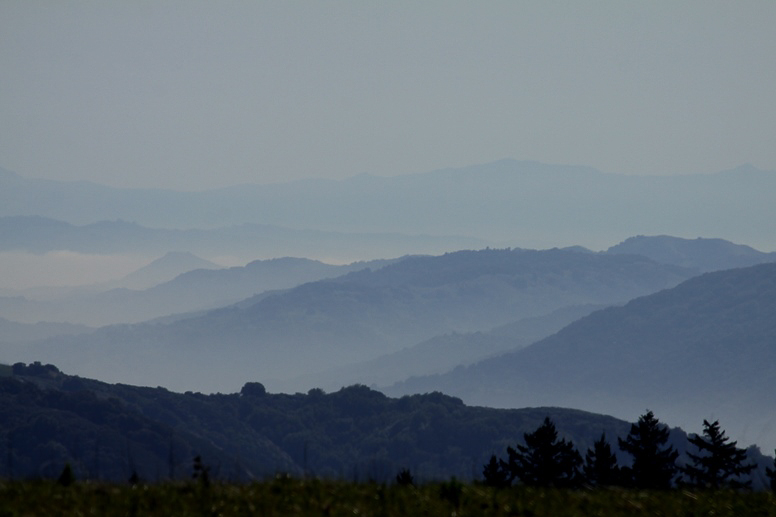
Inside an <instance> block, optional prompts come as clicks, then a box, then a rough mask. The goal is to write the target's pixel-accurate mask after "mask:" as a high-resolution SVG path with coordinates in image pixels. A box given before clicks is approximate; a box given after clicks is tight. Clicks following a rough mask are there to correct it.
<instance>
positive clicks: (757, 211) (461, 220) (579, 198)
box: [0, 160, 776, 258]
mask: <svg viewBox="0 0 776 517" xmlns="http://www.w3.org/2000/svg"><path fill="white" fill-rule="evenodd" d="M773 192H776V173H775V172H773V171H761V170H757V169H756V168H754V167H752V166H742V167H739V168H737V169H734V170H731V171H726V172H721V173H712V174H694V175H685V176H628V175H621V174H605V173H602V172H600V171H597V170H594V169H591V168H587V167H578V166H560V165H547V164H542V163H537V162H526V161H515V160H502V161H498V162H495V163H489V164H483V165H474V166H470V167H464V168H460V169H447V170H439V171H434V172H428V173H421V174H408V175H404V176H396V177H390V178H384V177H375V176H369V175H361V176H356V177H353V178H350V179H347V180H343V181H326V180H306V181H296V182H291V183H284V184H276V185H243V186H239V187H234V188H227V189H221V190H214V191H207V192H172V191H165V190H127V189H114V188H108V187H104V186H100V185H95V184H92V183H86V182H78V183H65V182H56V181H44V180H32V179H26V178H23V177H21V176H18V175H16V174H13V173H11V172H8V171H2V170H0V216H19V215H40V216H45V217H50V218H54V219H60V220H62V221H67V222H68V223H71V224H79V225H84V224H91V223H95V222H97V221H104V220H116V219H121V220H125V221H133V222H136V223H138V224H141V225H146V226H150V227H153V228H213V227H216V226H233V225H240V224H243V223H257V224H264V225H277V226H283V227H287V228H293V229H297V230H301V229H310V230H323V231H330V232H347V233H352V232H367V233H374V232H379V233H385V232H391V233H392V232H397V233H404V234H409V235H417V234H429V235H468V236H473V237H480V238H484V239H487V240H490V241H497V242H503V243H504V244H503V245H515V244H519V245H521V246H528V247H538V248H545V247H549V246H557V245H573V244H578V243H585V244H586V245H587V246H591V247H595V248H599V249H600V248H605V247H607V246H609V245H611V243H612V242H617V241H619V240H621V239H622V238H624V237H626V236H628V235H634V234H644V235H658V234H663V233H669V234H672V235H679V236H684V237H695V236H699V235H709V236H717V237H721V238H726V239H730V240H735V241H738V242H747V243H749V244H751V245H754V246H756V247H759V248H762V249H774V248H776V240H775V239H776V237H774V233H773V229H772V224H771V222H772V221H774V220H776V204H774V203H773V199H772V197H773V195H772V194H773ZM179 249H187V248H179ZM448 249H450V248H448ZM192 251H193V250H192ZM416 252H417V251H416ZM284 254H293V255H300V253H297V252H293V251H291V252H289V251H287V252H285V253H284ZM398 254H402V252H400V251H398V250H394V251H393V252H390V253H384V254H382V256H396V255H398ZM301 255H303V256H308V257H320V255H311V254H309V253H301ZM256 258H258V256H257V257H256Z"/></svg>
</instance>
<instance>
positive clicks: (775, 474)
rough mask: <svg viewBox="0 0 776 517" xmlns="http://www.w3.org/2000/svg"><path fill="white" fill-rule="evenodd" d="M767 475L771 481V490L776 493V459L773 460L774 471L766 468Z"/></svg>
mask: <svg viewBox="0 0 776 517" xmlns="http://www.w3.org/2000/svg"><path fill="white" fill-rule="evenodd" d="M773 454H774V455H776V450H774V451H773ZM765 473H766V474H767V475H768V477H769V478H770V480H771V490H773V491H774V492H776V458H774V459H773V469H769V468H768V467H765Z"/></svg>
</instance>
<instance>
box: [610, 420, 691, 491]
mask: <svg viewBox="0 0 776 517" xmlns="http://www.w3.org/2000/svg"><path fill="white" fill-rule="evenodd" d="M617 441H618V443H619V445H620V449H622V450H623V451H625V452H627V453H629V454H630V455H631V456H633V465H632V466H631V468H630V469H623V474H624V475H625V476H626V477H627V478H629V479H628V481H629V482H630V483H632V484H633V486H635V487H636V488H646V489H667V488H671V484H672V483H673V479H674V475H675V474H676V458H678V457H679V453H678V452H677V451H676V450H674V448H673V447H670V446H669V447H667V448H664V447H663V446H664V445H665V443H666V442H667V441H668V427H667V426H665V425H661V424H660V422H659V421H658V419H657V418H655V415H654V414H653V413H652V411H647V413H646V414H645V415H642V416H640V417H639V421H638V422H637V423H635V424H631V429H630V433H628V436H627V437H626V438H625V440H623V439H621V438H618V439H617Z"/></svg>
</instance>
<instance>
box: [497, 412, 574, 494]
mask: <svg viewBox="0 0 776 517" xmlns="http://www.w3.org/2000/svg"><path fill="white" fill-rule="evenodd" d="M523 437H524V439H525V445H518V446H517V450H515V449H513V448H512V447H508V448H507V453H508V454H509V463H508V464H507V465H508V468H509V473H510V477H511V479H515V478H517V479H519V480H520V481H521V482H522V483H523V484H526V485H529V486H554V487H574V486H578V485H579V484H581V481H582V476H581V474H580V472H579V466H580V465H581V464H582V457H581V456H580V455H579V453H578V452H577V451H576V449H574V444H573V443H572V442H566V440H565V439H564V440H561V441H558V432H557V431H556V430H555V425H554V424H553V423H552V421H550V419H549V417H548V418H545V419H544V423H543V424H542V425H541V426H540V427H539V428H538V429H537V430H536V431H534V432H533V433H530V434H527V433H526V434H525V435H523Z"/></svg>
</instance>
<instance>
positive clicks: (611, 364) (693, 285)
mask: <svg viewBox="0 0 776 517" xmlns="http://www.w3.org/2000/svg"><path fill="white" fill-rule="evenodd" d="M775 378H776V264H773V263H768V264H761V265H757V266H752V267H748V268H740V269H731V270H724V271H719V272H714V273H706V274H704V275H701V276H698V277H695V278H692V279H690V280H687V281H685V282H683V283H681V284H680V285H678V286H676V287H674V288H672V289H666V290H664V291H660V292H658V293H655V294H651V295H648V296H644V297H641V298H637V299H635V300H632V301H630V302H629V303H627V304H625V305H624V306H622V307H610V308H607V309H604V310H601V311H597V312H594V313H592V314H591V315H589V316H586V317H584V318H582V319H580V320H578V321H576V322H574V323H572V324H570V325H568V326H567V327H565V328H564V329H563V330H561V331H560V332H558V333H556V334H554V335H552V336H550V337H548V338H546V339H543V340H541V341H539V342H537V343H535V344H533V345H531V346H529V347H527V348H524V349H522V350H518V351H514V352H511V353H508V354H504V355H501V356H498V357H495V358H492V359H488V360H485V361H482V362H479V363H477V364H474V365H471V366H468V367H463V368H458V369H456V370H454V371H452V372H449V373H445V374H442V375H437V376H428V377H421V378H415V379H410V380H408V381H407V382H404V383H400V384H398V385H396V386H394V387H392V388H391V389H389V390H388V393H391V394H404V393H416V392H421V393H422V392H427V391H433V390H440V391H443V392H445V393H450V394H453V395H456V396H460V397H462V398H463V399H464V400H466V401H467V403H471V404H483V405H489V406H495V407H522V406H526V405H559V406H566V407H576V408H580V409H585V410H588V411H607V412H609V413H611V414H614V415H617V416H620V417H622V418H630V417H631V415H634V414H635V413H636V412H638V411H641V410H643V408H645V407H649V408H651V409H653V410H655V411H656V412H658V413H660V414H663V415H665V417H666V418H668V419H670V420H671V421H672V422H676V423H677V424H679V425H681V426H688V425H691V424H692V423H693V422H699V421H701V420H702V419H704V418H706V419H710V420H713V419H717V418H719V419H720V421H721V422H722V423H723V425H726V426H727V427H728V429H729V431H730V433H729V434H731V435H732V436H734V437H735V438H737V439H739V440H740V441H741V443H752V442H756V443H758V444H761V445H764V446H766V447H768V448H774V447H776V433H774V431H773V429H774V423H776V420H775V418H776V417H775V416H774V413H773V408H774V407H776V391H774V390H773V379H775Z"/></svg>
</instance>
